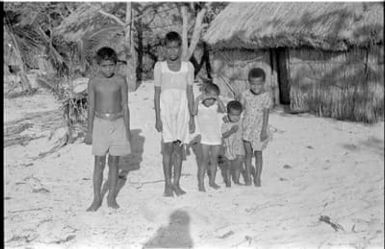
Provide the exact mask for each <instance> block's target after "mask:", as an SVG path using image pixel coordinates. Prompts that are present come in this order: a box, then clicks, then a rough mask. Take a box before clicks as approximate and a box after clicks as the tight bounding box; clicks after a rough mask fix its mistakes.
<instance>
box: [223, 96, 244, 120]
mask: <svg viewBox="0 0 385 249" xmlns="http://www.w3.org/2000/svg"><path fill="white" fill-rule="evenodd" d="M242 111H243V107H242V104H241V102H239V101H236V100H232V101H230V102H229V103H228V104H227V116H228V118H229V120H230V122H232V123H233V122H238V121H239V120H240V118H241V113H242Z"/></svg>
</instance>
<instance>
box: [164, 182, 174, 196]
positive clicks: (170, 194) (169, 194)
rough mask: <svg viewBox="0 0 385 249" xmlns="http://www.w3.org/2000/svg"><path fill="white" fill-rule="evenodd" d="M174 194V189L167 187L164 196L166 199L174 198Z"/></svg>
mask: <svg viewBox="0 0 385 249" xmlns="http://www.w3.org/2000/svg"><path fill="white" fill-rule="evenodd" d="M172 192H173V190H172V187H171V186H167V185H166V186H165V188H164V194H163V196H165V197H173V196H174V194H173V193H172Z"/></svg>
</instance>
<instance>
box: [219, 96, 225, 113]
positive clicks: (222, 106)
mask: <svg viewBox="0 0 385 249" xmlns="http://www.w3.org/2000/svg"><path fill="white" fill-rule="evenodd" d="M217 102H218V112H219V113H225V112H226V107H225V104H223V102H222V100H221V99H220V98H219V97H217Z"/></svg>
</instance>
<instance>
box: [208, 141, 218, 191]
mask: <svg viewBox="0 0 385 249" xmlns="http://www.w3.org/2000/svg"><path fill="white" fill-rule="evenodd" d="M220 149H221V146H220V145H211V146H210V177H209V185H210V187H212V188H213V189H219V188H220V187H219V185H217V184H216V183H215V176H216V174H217V168H218V155H219V152H220Z"/></svg>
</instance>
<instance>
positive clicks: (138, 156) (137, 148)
mask: <svg viewBox="0 0 385 249" xmlns="http://www.w3.org/2000/svg"><path fill="white" fill-rule="evenodd" d="M141 132H142V130H140V129H135V130H131V136H132V138H131V154H130V155H128V156H124V157H120V159H119V179H118V188H117V191H116V195H118V194H119V192H120V190H121V189H122V188H123V186H124V185H125V184H126V181H127V175H128V173H130V172H131V171H135V170H138V169H140V163H141V162H142V159H143V158H142V156H143V145H144V140H145V138H144V137H143V136H141V135H140V133H141ZM107 167H108V166H107ZM107 191H108V180H107V181H105V182H104V184H103V187H102V197H104V195H105V194H106V193H107Z"/></svg>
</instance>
